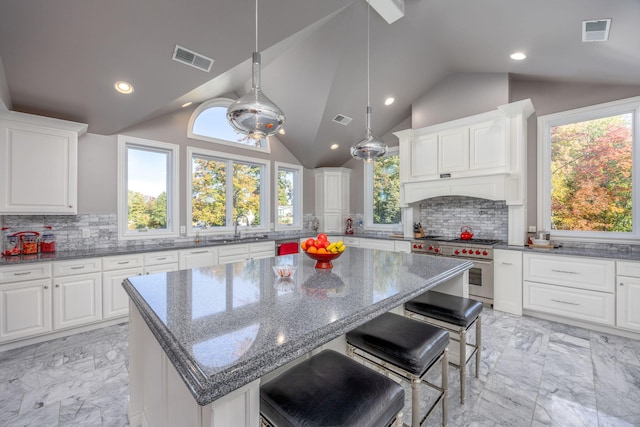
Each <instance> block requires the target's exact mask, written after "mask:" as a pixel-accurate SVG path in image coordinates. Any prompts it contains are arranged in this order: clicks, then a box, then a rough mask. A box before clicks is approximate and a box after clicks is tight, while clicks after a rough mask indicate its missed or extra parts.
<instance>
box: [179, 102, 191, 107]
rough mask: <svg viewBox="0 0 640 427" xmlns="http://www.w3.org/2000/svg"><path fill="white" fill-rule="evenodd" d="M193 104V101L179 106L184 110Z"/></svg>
mask: <svg viewBox="0 0 640 427" xmlns="http://www.w3.org/2000/svg"><path fill="white" fill-rule="evenodd" d="M191 104H193V101H189V102H185V103H184V104H182V105H181V107H182V108H186V107H188V106H189V105H191Z"/></svg>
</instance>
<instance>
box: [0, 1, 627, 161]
mask: <svg viewBox="0 0 640 427" xmlns="http://www.w3.org/2000/svg"><path fill="white" fill-rule="evenodd" d="M254 7H255V3H254V0H236V1H222V0H181V1H179V2H177V1H173V0H136V1H130V0H110V1H107V0H102V1H101V0H93V1H77V0H56V1H50V0H22V1H15V0H0V59H1V60H2V64H1V65H3V66H4V74H5V76H6V81H7V85H8V88H9V96H10V105H9V107H10V108H11V109H14V110H17V111H24V112H30V113H35V114H42V115H46V116H52V117H58V118H63V119H68V120H74V121H80V122H84V123H88V124H89V132H91V133H97V134H104V135H110V134H115V133H118V132H122V131H123V130H126V129H127V128H129V127H131V126H134V125H136V124H139V123H142V122H144V121H146V120H149V119H151V118H156V117H160V116H161V115H163V114H166V113H169V112H172V111H175V110H177V109H180V106H181V105H182V104H183V103H184V102H186V101H193V102H194V103H195V104H198V103H200V102H202V101H204V100H207V99H210V98H214V97H218V96H227V97H234V96H239V95H242V94H244V93H246V92H247V91H248V90H249V88H250V87H251V81H250V80H251V65H250V59H249V58H250V56H251V53H252V52H253V50H254V45H255V29H254V12H255V10H254ZM601 18H611V19H612V25H611V33H610V38H609V41H607V42H601V43H582V41H581V26H582V21H583V20H589V19H601ZM366 22H367V4H366V2H365V1H364V0H322V1H314V0H261V1H260V10H259V49H260V51H261V52H262V56H263V67H262V88H263V91H264V92H265V94H267V96H269V98H271V99H272V100H273V101H274V102H275V103H276V104H278V105H279V106H280V107H281V108H282V109H283V110H284V112H285V114H286V116H287V124H286V131H287V133H286V135H282V136H278V138H279V139H280V140H281V141H282V142H283V144H284V145H285V146H286V147H287V148H288V149H289V150H290V151H291V152H292V153H293V154H294V155H295V156H296V158H298V159H299V160H300V162H301V163H302V164H303V165H304V166H305V167H307V168H314V167H319V166H340V165H342V164H344V163H345V162H346V161H347V160H349V158H350V156H349V147H350V146H351V145H352V144H353V143H354V142H355V141H357V140H358V139H359V138H360V136H361V134H362V133H363V131H364V127H365V107H366V102H367V99H366V96H367V93H366V45H367V40H366ZM639 22H640V1H638V0H610V1H602V0H562V1H558V0H538V1H531V0H526V1H525V0H509V1H504V0H473V1H471V0H405V16H404V17H402V18H401V19H399V20H398V21H396V22H394V23H393V24H387V22H386V21H384V20H383V19H382V18H381V17H380V16H379V15H378V14H377V13H375V11H372V13H371V105H372V107H373V131H374V133H376V134H377V135H384V134H386V133H387V132H389V130H390V129H392V128H393V127H394V126H396V125H397V124H398V123H400V122H401V121H402V120H404V119H406V118H407V117H409V116H410V114H411V104H412V103H413V102H415V101H416V100H417V99H419V98H420V97H421V96H422V95H423V94H424V93H425V92H427V91H428V90H429V89H430V88H431V87H433V86H434V85H436V84H437V83H438V82H439V81H441V80H442V79H444V78H445V77H446V76H448V75H450V74H452V73H457V72H500V73H513V74H515V75H518V76H520V77H521V78H531V79H545V80H556V81H578V82H594V83H613V84H631V85H636V84H640V25H638V23H639ZM176 44H178V45H180V46H183V47H185V48H187V49H189V50H192V51H195V52H197V53H200V54H202V55H205V56H207V57H210V58H213V59H214V61H215V62H214V64H213V67H212V68H211V71H210V72H209V73H206V72H203V71H201V70H198V69H195V68H193V67H189V66H186V65H184V64H180V63H178V62H175V61H173V60H172V59H171V57H172V54H173V50H174V47H175V45H176ZM517 50H520V51H524V52H526V53H527V55H528V58H527V59H526V60H524V61H521V62H515V61H513V60H511V59H510V58H509V54H510V53H512V52H514V51H517ZM1 74H2V73H0V75H1ZM117 80H126V81H129V82H131V83H132V84H133V85H134V87H135V91H134V93H133V94H132V95H130V96H123V95H121V94H119V93H116V92H115V91H114V90H113V84H114V82H115V81H117ZM0 83H1V82H0ZM387 96H393V97H395V99H396V102H395V103H394V104H392V105H391V106H388V107H386V106H384V105H383V101H384V99H385V98H386V97H387ZM336 114H343V115H346V116H348V117H352V118H353V121H352V122H351V123H350V124H349V125H347V126H343V125H340V124H336V123H334V122H332V121H331V119H332V118H333V117H334V116H335V115H336ZM333 143H338V144H340V148H339V149H338V150H335V151H332V150H330V149H329V146H330V145H331V144H333Z"/></svg>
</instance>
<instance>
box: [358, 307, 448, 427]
mask: <svg viewBox="0 0 640 427" xmlns="http://www.w3.org/2000/svg"><path fill="white" fill-rule="evenodd" d="M346 337H347V351H348V353H349V355H350V356H351V357H354V358H356V359H359V360H362V361H363V362H365V363H370V364H372V365H374V366H376V367H378V368H379V369H381V370H382V371H383V372H385V373H386V374H387V375H388V374H395V375H396V376H398V377H400V378H402V379H405V380H407V381H408V382H410V383H411V426H412V427H418V426H420V425H422V423H424V422H425V420H426V419H427V418H428V417H429V415H431V412H432V411H433V410H434V409H435V408H436V406H437V405H438V403H442V425H443V426H446V425H447V389H448V381H449V380H448V373H449V371H448V369H449V364H448V359H447V351H448V350H447V345H448V344H449V333H448V332H447V331H445V330H443V329H440V328H437V327H435V326H431V325H427V324H426V323H422V322H416V321H414V320H411V319H409V318H407V317H404V316H401V315H398V314H394V313H384V314H382V315H380V316H378V317H376V318H375V319H372V320H370V321H368V322H367V323H365V324H364V325H362V326H359V327H358V328H356V329H354V330H352V331H350V332H347V334H346ZM438 361H441V362H442V363H441V365H442V380H441V385H440V387H438V386H437V385H435V384H432V383H430V382H428V381H427V380H426V379H425V378H424V377H425V376H426V374H427V373H428V372H429V371H430V370H431V368H432V367H434V366H437V365H438V363H437V362H438ZM421 383H424V384H426V385H428V386H430V387H432V388H434V389H436V390H437V391H438V392H439V394H438V397H437V399H436V400H435V402H433V404H432V405H431V406H430V407H429V408H428V410H427V412H426V414H425V415H424V416H423V417H422V418H420V384H421Z"/></svg>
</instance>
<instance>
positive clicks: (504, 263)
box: [502, 262, 513, 265]
mask: <svg viewBox="0 0 640 427" xmlns="http://www.w3.org/2000/svg"><path fill="white" fill-rule="evenodd" d="M502 265H513V263H511V262H503V263H502Z"/></svg>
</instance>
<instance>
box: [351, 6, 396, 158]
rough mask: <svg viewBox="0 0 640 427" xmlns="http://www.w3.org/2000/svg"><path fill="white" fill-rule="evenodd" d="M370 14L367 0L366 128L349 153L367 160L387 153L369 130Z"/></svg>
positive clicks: (381, 143)
mask: <svg viewBox="0 0 640 427" xmlns="http://www.w3.org/2000/svg"><path fill="white" fill-rule="evenodd" d="M370 14H371V6H370V5H369V1H368V0H367V128H366V131H365V134H364V136H363V138H362V139H360V141H358V142H357V143H355V144H354V145H353V146H352V147H351V155H352V156H353V157H354V158H356V159H360V160H364V161H367V162H370V161H373V160H375V159H378V158H380V157H383V156H384V155H385V154H386V153H387V144H385V143H384V142H382V140H380V138H378V137H377V136H375V135H374V134H373V132H371V99H370V96H371V95H370V92H371V89H370V86H371V84H370V82H369V63H370V60H369V52H370V50H371V49H370V47H369V40H370V36H369V20H370Z"/></svg>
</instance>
